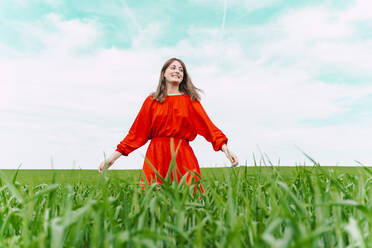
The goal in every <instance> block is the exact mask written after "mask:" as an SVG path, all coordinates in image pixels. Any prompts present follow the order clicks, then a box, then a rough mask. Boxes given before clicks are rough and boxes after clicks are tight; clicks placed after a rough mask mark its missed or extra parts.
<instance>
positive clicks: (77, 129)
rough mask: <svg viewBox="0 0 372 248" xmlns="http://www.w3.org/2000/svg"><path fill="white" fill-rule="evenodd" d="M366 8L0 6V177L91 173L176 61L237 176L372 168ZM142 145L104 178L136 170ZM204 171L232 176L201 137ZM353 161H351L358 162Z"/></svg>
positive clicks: (197, 143) (203, 0)
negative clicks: (253, 170)
mask: <svg viewBox="0 0 372 248" xmlns="http://www.w3.org/2000/svg"><path fill="white" fill-rule="evenodd" d="M371 8H372V2H370V1H368V0H356V1H349V0H348V1H345V0H338V1H299V0H296V1H293V0H286V1H281V0H261V1H252V0H245V1H243V0H213V1H212V0H188V1H171V0H160V1H134V0H127V1H109V0H105V1H94V0H89V1H87V0H84V1H72V0H68V1H60V0H0V16H1V19H0V92H1V97H0V116H1V122H0V137H1V139H0V149H1V156H0V169H15V168H18V167H19V166H20V168H21V169H51V168H55V169H97V167H98V165H99V163H100V162H101V161H102V160H103V159H104V157H105V156H106V157H107V156H109V155H111V153H112V152H113V151H114V150H115V149H116V146H117V144H118V143H119V142H120V141H121V140H122V139H123V138H124V137H125V135H126V134H127V132H128V130H129V128H130V126H131V124H132V123H133V121H134V119H135V117H136V115H137V113H138V111H139V109H140V107H141V105H142V103H143V101H144V99H145V98H146V96H148V94H149V93H151V92H152V91H154V90H155V89H156V87H157V83H158V79H159V74H160V69H161V66H162V65H163V63H164V62H165V61H166V60H167V59H168V58H171V57H177V58H180V59H182V60H183V61H184V62H185V63H186V66H187V68H188V72H189V73H190V76H191V78H192V80H193V83H194V84H195V85H196V86H197V87H198V88H201V89H202V90H203V91H204V94H202V100H201V103H202V105H203V107H204V109H205V110H206V112H207V113H208V115H209V117H210V118H211V120H212V121H213V123H214V124H215V125H216V126H217V127H218V128H219V129H220V130H221V131H223V132H224V134H225V135H226V136H227V137H228V139H229V141H228V147H229V148H230V150H231V151H232V152H233V153H234V154H236V155H237V156H238V159H239V163H240V164H241V165H248V166H252V165H253V162H254V159H255V160H256V162H257V163H258V164H260V163H261V164H264V163H266V164H269V161H271V162H272V163H273V164H275V165H277V164H279V165H283V166H284V165H288V166H292V165H312V163H311V161H310V160H308V159H307V158H306V156H305V155H304V154H303V152H304V153H306V154H308V155H309V156H310V157H312V158H313V159H314V160H315V161H317V162H319V163H320V164H321V165H329V166H335V165H340V166H342V165H350V166H352V165H358V162H360V163H362V164H365V165H372V156H371V154H372V59H371V54H372V11H370V9H371ZM148 144H149V142H148V143H147V144H146V145H145V146H143V147H141V148H139V149H137V150H136V151H134V152H132V153H131V154H130V155H129V156H128V157H124V156H123V157H120V158H119V159H118V160H117V162H116V163H115V164H114V166H113V167H112V169H141V168H142V165H143V156H144V154H145V153H146V149H147V146H148ZM190 144H191V146H192V148H193V150H194V152H195V155H196V156H197V158H198V161H199V164H200V166H201V167H220V166H223V167H224V166H230V163H229V161H228V160H227V158H226V156H225V155H224V153H223V152H221V151H219V152H215V151H214V150H213V148H212V145H211V143H209V142H207V141H206V140H205V139H204V138H203V137H201V136H198V137H197V138H196V139H195V140H194V141H193V142H191V143H190ZM357 161H358V162H357Z"/></svg>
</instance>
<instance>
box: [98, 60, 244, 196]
mask: <svg viewBox="0 0 372 248" xmlns="http://www.w3.org/2000/svg"><path fill="white" fill-rule="evenodd" d="M197 91H200V90H199V89H198V88H196V87H195V86H194V84H193V83H192V82H191V78H190V76H189V75H188V73H187V70H186V66H185V64H184V63H183V62H182V61H181V60H180V59H176V58H171V59H169V60H168V61H167V62H165V64H164V65H163V67H162V69H161V73H160V79H159V85H158V88H157V90H156V92H154V93H152V94H151V95H149V96H148V97H147V98H146V100H145V101H144V103H143V105H142V107H141V110H140V111H139V113H138V115H137V117H136V119H135V121H134V123H133V125H132V127H131V128H130V130H129V132H128V134H127V136H126V137H125V138H124V139H123V140H122V141H121V142H120V144H118V146H117V149H116V151H115V152H114V153H113V154H112V155H111V156H110V157H109V158H108V159H107V160H106V161H103V162H101V164H100V165H99V168H98V171H99V172H102V170H103V169H104V165H105V163H106V164H107V168H109V167H110V166H112V165H113V163H114V162H115V160H116V159H118V158H119V157H120V156H121V155H124V156H128V155H129V153H131V152H132V151H134V150H135V149H137V148H139V147H141V146H143V145H144V144H146V142H147V141H148V140H149V139H150V140H151V142H150V145H149V147H148V149H147V152H146V159H145V161H144V163H143V172H144V175H145V177H146V178H145V179H144V178H143V177H141V182H142V183H143V184H144V180H147V182H148V183H149V184H151V183H153V182H159V183H162V181H161V179H160V178H159V176H161V177H163V178H165V177H166V175H167V173H168V169H169V165H170V162H171V159H172V151H171V149H172V150H173V151H175V150H176V148H177V147H178V146H179V147H178V148H179V149H178V150H177V155H176V158H175V162H176V167H177V168H175V169H176V173H175V174H176V175H174V174H173V171H172V173H171V174H170V176H171V179H172V180H173V179H174V177H176V179H177V181H178V182H179V181H180V179H181V177H182V176H184V175H185V174H186V173H188V175H187V176H186V182H187V183H188V184H190V183H191V181H192V179H193V178H194V180H195V182H197V181H198V180H199V178H201V173H200V168H199V164H198V160H197V159H196V157H195V155H194V152H193V150H192V148H191V146H190V145H189V142H190V141H192V140H194V139H195V137H196V135H197V134H200V135H202V136H203V137H204V138H205V139H206V140H207V141H209V142H211V143H212V146H213V149H214V150H215V151H220V150H222V151H223V152H224V153H225V154H226V156H227V158H228V159H229V160H230V162H231V163H232V165H233V166H237V165H238V159H237V157H236V156H235V155H234V154H233V153H231V151H230V150H229V149H228V147H227V140H228V139H227V138H226V136H225V135H224V134H223V133H222V132H221V130H219V129H218V128H217V127H216V126H215V125H214V124H213V123H212V121H211V120H210V119H209V117H208V115H207V113H206V112H205V110H204V109H203V107H202V105H201V104H200V96H199V94H198V92H197ZM171 140H172V141H171ZM171 143H173V147H171ZM154 169H155V170H157V172H155V171H154ZM200 190H201V191H202V192H204V189H203V187H202V186H200Z"/></svg>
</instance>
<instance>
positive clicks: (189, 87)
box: [151, 58, 203, 103]
mask: <svg viewBox="0 0 372 248" xmlns="http://www.w3.org/2000/svg"><path fill="white" fill-rule="evenodd" d="M175 60H177V61H178V62H180V64H181V65H182V68H183V79H182V81H181V83H180V84H179V87H178V89H179V91H180V92H181V93H184V94H186V95H188V96H190V98H191V100H192V101H194V100H198V101H200V95H199V93H198V91H199V92H203V91H202V90H201V89H199V88H197V87H195V85H194V84H193V83H192V81H191V78H190V76H189V74H188V73H187V70H186V66H185V63H183V61H182V60H180V59H177V58H170V59H168V60H167V61H166V62H165V63H164V65H163V67H162V68H161V71H160V78H159V84H158V88H157V89H156V91H155V92H153V93H151V96H152V98H153V99H155V100H157V101H159V102H161V103H162V102H164V100H165V97H166V96H167V85H166V81H165V77H164V72H165V70H166V69H167V68H168V66H169V65H170V64H171V63H173V61H175Z"/></svg>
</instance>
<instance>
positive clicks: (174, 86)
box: [167, 83, 181, 95]
mask: <svg viewBox="0 0 372 248" xmlns="http://www.w3.org/2000/svg"><path fill="white" fill-rule="evenodd" d="M178 85H179V84H178V83H167V95H179V94H181V92H180V91H179V88H178Z"/></svg>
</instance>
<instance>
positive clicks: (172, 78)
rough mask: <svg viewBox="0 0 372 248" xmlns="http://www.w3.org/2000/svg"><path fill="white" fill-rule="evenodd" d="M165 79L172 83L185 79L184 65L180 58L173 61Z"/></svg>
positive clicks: (166, 71)
mask: <svg viewBox="0 0 372 248" xmlns="http://www.w3.org/2000/svg"><path fill="white" fill-rule="evenodd" d="M164 77H165V80H166V81H168V82H170V83H181V82H182V79H183V67H182V65H181V63H180V62H179V61H178V60H175V61H173V62H172V63H171V64H170V65H169V66H168V67H167V69H166V70H165V72H164Z"/></svg>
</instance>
